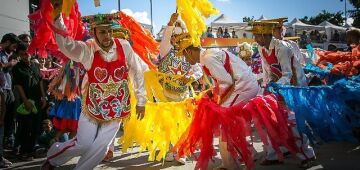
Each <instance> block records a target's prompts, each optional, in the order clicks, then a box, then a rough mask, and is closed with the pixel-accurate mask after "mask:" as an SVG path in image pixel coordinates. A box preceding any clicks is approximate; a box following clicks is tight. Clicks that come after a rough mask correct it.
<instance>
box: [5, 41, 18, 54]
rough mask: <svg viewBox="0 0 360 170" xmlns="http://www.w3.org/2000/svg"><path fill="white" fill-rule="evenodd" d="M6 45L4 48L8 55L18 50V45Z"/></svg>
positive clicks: (7, 43) (8, 43)
mask: <svg viewBox="0 0 360 170" xmlns="http://www.w3.org/2000/svg"><path fill="white" fill-rule="evenodd" d="M4 44H5V45H4V46H3V48H4V49H5V51H6V52H7V53H12V52H15V51H16V48H17V43H13V44H11V43H10V42H6V43H4Z"/></svg>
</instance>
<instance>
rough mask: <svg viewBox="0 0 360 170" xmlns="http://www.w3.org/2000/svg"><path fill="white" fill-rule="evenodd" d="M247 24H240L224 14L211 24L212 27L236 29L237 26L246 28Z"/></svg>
mask: <svg viewBox="0 0 360 170" xmlns="http://www.w3.org/2000/svg"><path fill="white" fill-rule="evenodd" d="M245 25H247V23H242V22H238V21H236V20H233V19H231V18H229V17H227V16H225V15H224V14H221V15H220V16H219V17H218V18H216V19H215V20H214V21H213V22H211V27H235V26H245Z"/></svg>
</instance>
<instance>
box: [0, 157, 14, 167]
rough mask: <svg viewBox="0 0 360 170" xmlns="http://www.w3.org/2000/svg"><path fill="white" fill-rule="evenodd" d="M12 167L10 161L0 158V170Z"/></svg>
mask: <svg viewBox="0 0 360 170" xmlns="http://www.w3.org/2000/svg"><path fill="white" fill-rule="evenodd" d="M11 165H12V163H11V162H10V161H8V160H7V159H5V158H4V157H2V160H1V161H0V168H9V167H10V166H11Z"/></svg>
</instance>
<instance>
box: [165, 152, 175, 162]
mask: <svg viewBox="0 0 360 170" xmlns="http://www.w3.org/2000/svg"><path fill="white" fill-rule="evenodd" d="M174 160H175V156H174V154H173V153H172V152H169V153H167V154H166V157H165V161H166V162H172V161H174Z"/></svg>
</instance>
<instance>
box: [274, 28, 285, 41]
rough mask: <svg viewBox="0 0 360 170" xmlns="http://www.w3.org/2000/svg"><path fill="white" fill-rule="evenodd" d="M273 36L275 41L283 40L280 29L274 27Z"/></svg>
mask: <svg viewBox="0 0 360 170" xmlns="http://www.w3.org/2000/svg"><path fill="white" fill-rule="evenodd" d="M273 36H274V37H275V38H276V39H279V40H281V39H282V38H283V36H282V28H280V27H276V28H274V29H273Z"/></svg>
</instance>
